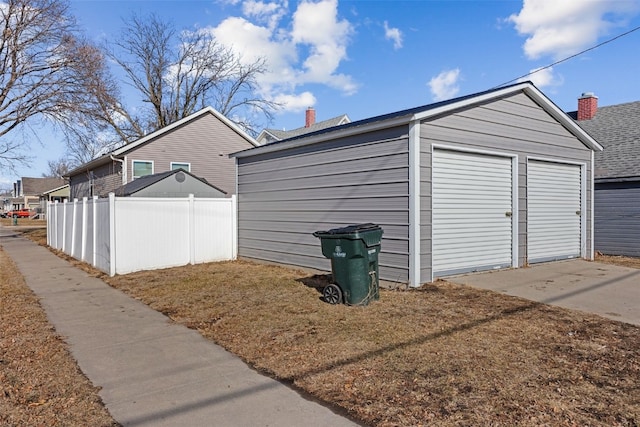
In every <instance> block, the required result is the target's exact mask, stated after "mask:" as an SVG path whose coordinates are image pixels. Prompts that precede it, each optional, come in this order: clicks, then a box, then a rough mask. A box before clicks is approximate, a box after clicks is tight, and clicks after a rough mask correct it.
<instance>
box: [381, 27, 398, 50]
mask: <svg viewBox="0 0 640 427" xmlns="http://www.w3.org/2000/svg"><path fill="white" fill-rule="evenodd" d="M384 37H385V38H386V39H387V40H391V41H393V48H394V49H396V50H398V49H400V48H401V47H402V32H401V31H400V30H399V29H398V28H391V27H389V23H388V22H387V21H384Z"/></svg>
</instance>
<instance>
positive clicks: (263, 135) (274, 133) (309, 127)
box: [256, 107, 351, 145]
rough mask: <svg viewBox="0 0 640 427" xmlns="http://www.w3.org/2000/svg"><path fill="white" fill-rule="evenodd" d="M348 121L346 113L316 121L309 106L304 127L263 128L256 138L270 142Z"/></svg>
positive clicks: (262, 141) (261, 141)
mask: <svg viewBox="0 0 640 427" xmlns="http://www.w3.org/2000/svg"><path fill="white" fill-rule="evenodd" d="M350 122H351V120H350V119H349V117H348V116H347V115H346V114H343V115H341V116H337V117H334V118H332V119H329V120H323V121H321V122H317V123H316V110H314V109H313V108H311V107H309V108H308V109H307V111H306V114H305V123H304V127H300V128H297V129H292V130H278V129H265V130H263V131H262V132H260V135H258V138H256V140H257V141H258V144H259V145H265V144H271V143H273V142H276V141H282V140H285V139H289V138H295V137H298V136H301V135H306V134H308V133H312V132H317V131H321V130H325V129H328V128H332V127H335V126H341V125H344V124H347V123H350Z"/></svg>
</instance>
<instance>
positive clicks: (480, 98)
mask: <svg viewBox="0 0 640 427" xmlns="http://www.w3.org/2000/svg"><path fill="white" fill-rule="evenodd" d="M516 92H524V93H526V94H527V95H529V96H530V97H531V98H532V99H533V100H534V101H535V102H536V103H537V104H538V105H539V106H540V107H541V108H543V109H544V110H545V111H546V112H547V113H549V114H550V115H551V116H552V117H553V118H555V119H556V120H557V121H558V122H560V123H561V124H562V125H563V126H564V127H565V128H566V129H567V130H569V131H570V132H571V133H572V134H573V135H574V136H575V137H576V138H578V139H579V140H580V141H581V142H582V143H583V144H584V145H585V146H587V147H588V148H589V149H591V150H594V151H602V146H601V145H600V144H598V142H596V140H595V139H593V138H592V137H591V136H590V135H589V134H588V133H587V132H585V131H584V130H583V129H582V128H581V127H580V126H578V125H577V124H576V123H575V122H574V121H573V120H572V119H571V117H569V116H568V115H567V114H566V113H565V112H564V111H562V110H561V109H560V108H559V107H558V106H557V105H555V104H554V103H553V102H552V101H551V100H550V99H549V98H548V97H547V96H546V95H544V94H543V93H542V92H541V91H540V90H539V89H537V88H536V87H535V86H534V85H533V83H531V82H523V83H517V84H514V85H511V86H505V87H501V88H495V89H490V90H487V91H485V92H479V93H475V94H471V95H466V96H462V97H459V98H454V99H451V100H448V101H443V102H437V103H434V104H429V105H425V106H422V107H417V108H412V109H408V110H402V111H398V112H395V113H390V114H385V115H382V116H376V117H372V118H369V119H364V120H359V121H355V122H351V123H348V124H346V125H342V126H337V127H335V128H329V129H324V130H322V131H318V132H316V133H311V134H306V135H303V136H300V137H296V138H290V139H286V140H282V141H278V142H274V143H271V144H266V145H262V146H260V147H255V148H250V149H247V150H243V151H238V152H236V153H232V154H230V155H229V156H230V157H236V158H244V157H250V156H255V155H259V154H266V153H273V152H277V151H282V150H286V149H289V148H295V147H303V146H306V145H311V144H316V143H319V142H323V141H327V140H332V139H336V138H344V137H347V136H352V135H357V134H361V133H365V132H373V131H376V130H381V129H388V128H391V127H395V126H401V125H408V124H409V123H411V122H414V121H419V120H425V119H427V118H430V117H434V116H437V115H442V114H446V113H448V112H450V111H454V110H457V109H460V108H464V107H466V106H471V105H474V104H478V103H481V102H484V101H488V100H491V99H495V98H499V97H503V96H508V95H510V94H513V93H516Z"/></svg>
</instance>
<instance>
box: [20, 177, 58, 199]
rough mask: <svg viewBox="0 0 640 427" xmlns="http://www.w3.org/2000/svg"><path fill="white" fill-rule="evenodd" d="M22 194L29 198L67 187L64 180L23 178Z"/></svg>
mask: <svg viewBox="0 0 640 427" xmlns="http://www.w3.org/2000/svg"><path fill="white" fill-rule="evenodd" d="M21 181H22V194H24V195H26V196H28V195H30V196H34V195H40V194H44V193H46V192H47V191H49V190H53V189H58V188H59V187H62V186H64V185H65V183H66V182H65V180H64V179H62V178H29V177H24V178H22V180H21Z"/></svg>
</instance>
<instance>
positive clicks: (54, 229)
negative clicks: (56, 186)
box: [47, 200, 60, 249]
mask: <svg viewBox="0 0 640 427" xmlns="http://www.w3.org/2000/svg"><path fill="white" fill-rule="evenodd" d="M52 208H53V212H54V215H53V217H52V218H49V215H47V223H48V222H49V221H51V223H52V226H51V243H50V244H49V246H51V247H52V248H54V249H60V247H59V246H58V234H60V224H58V201H57V200H56V201H55V203H54V204H53V206H52ZM48 238H49V236H47V239H48Z"/></svg>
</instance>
